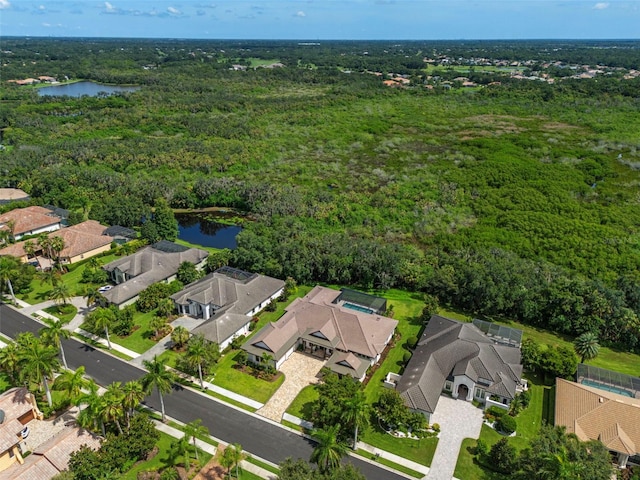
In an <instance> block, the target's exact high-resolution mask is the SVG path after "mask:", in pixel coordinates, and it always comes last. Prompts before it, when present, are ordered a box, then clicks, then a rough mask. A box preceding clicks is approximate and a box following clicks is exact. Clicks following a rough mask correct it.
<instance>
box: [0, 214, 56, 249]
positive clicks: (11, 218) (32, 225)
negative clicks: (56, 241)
mask: <svg viewBox="0 0 640 480" xmlns="http://www.w3.org/2000/svg"><path fill="white" fill-rule="evenodd" d="M61 227H62V223H61V219H60V217H58V216H56V215H54V214H53V213H52V212H51V210H49V209H47V208H44V207H38V206H32V207H26V208H16V209H14V210H11V211H9V212H7V213H3V214H2V215H0V229H3V230H9V231H10V234H11V237H12V238H13V240H16V241H17V240H20V239H21V238H22V237H25V236H28V235H39V234H40V233H45V232H53V231H55V230H58V229H60V228H61Z"/></svg>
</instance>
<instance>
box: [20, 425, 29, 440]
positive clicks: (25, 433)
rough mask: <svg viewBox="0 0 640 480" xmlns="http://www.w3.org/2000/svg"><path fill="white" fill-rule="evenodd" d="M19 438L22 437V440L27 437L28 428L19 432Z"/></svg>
mask: <svg viewBox="0 0 640 480" xmlns="http://www.w3.org/2000/svg"><path fill="white" fill-rule="evenodd" d="M20 436H21V437H22V439H23V440H24V439H25V438H27V437H28V436H29V427H28V426H27V427H24V428H23V429H22V431H21V432H20Z"/></svg>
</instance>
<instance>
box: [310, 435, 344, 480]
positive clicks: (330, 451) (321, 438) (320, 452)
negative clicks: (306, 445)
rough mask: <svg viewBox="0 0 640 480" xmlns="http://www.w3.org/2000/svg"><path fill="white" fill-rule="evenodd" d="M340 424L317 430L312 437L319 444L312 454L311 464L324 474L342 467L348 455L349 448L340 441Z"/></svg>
mask: <svg viewBox="0 0 640 480" xmlns="http://www.w3.org/2000/svg"><path fill="white" fill-rule="evenodd" d="M339 431H340V424H335V425H332V426H331V427H327V428H325V429H316V430H314V431H313V433H312V434H311V436H312V437H313V439H314V440H315V441H316V442H317V445H316V447H315V448H314V449H313V452H312V453H311V462H312V463H315V464H317V465H318V468H319V469H320V470H321V471H322V472H325V473H326V472H329V471H331V470H333V469H334V468H336V467H337V466H338V465H340V460H341V459H342V457H344V456H345V455H346V454H347V446H346V445H345V444H344V443H343V442H341V441H340V440H339V439H338V432H339Z"/></svg>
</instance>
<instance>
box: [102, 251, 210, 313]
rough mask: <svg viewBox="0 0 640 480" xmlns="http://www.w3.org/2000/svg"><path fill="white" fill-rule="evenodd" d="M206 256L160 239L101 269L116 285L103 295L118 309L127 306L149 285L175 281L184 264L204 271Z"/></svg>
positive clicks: (203, 252) (202, 252) (201, 252)
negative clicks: (192, 265)
mask: <svg viewBox="0 0 640 480" xmlns="http://www.w3.org/2000/svg"><path fill="white" fill-rule="evenodd" d="M207 256H208V253H207V252H206V251H204V250H200V249H199V248H189V247H185V246H183V245H178V244H177V243H173V242H168V241H166V240H162V241H160V242H158V243H155V244H153V245H151V246H148V247H145V248H143V249H142V250H139V251H138V252H136V253H134V254H133V255H128V256H126V257H123V258H120V259H118V260H114V261H113V262H111V263H108V264H107V265H105V266H104V267H102V268H104V269H105V270H106V271H107V272H108V273H109V277H110V278H111V281H113V283H115V284H116V286H115V287H113V288H112V289H111V290H109V291H107V292H104V293H103V295H104V297H105V298H106V299H107V300H108V301H109V302H110V303H112V304H114V305H117V306H118V307H119V308H121V307H124V306H126V305H130V304H132V303H133V302H135V301H136V300H137V298H138V295H139V294H140V292H142V291H143V290H145V289H146V288H147V287H149V286H150V285H153V284H154V283H158V282H166V283H169V282H171V281H173V280H175V279H176V274H177V273H178V268H179V267H180V264H182V263H183V262H190V263H193V264H194V265H195V266H196V268H198V269H202V268H204V264H205V261H206V258H207Z"/></svg>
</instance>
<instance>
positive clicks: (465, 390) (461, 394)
mask: <svg viewBox="0 0 640 480" xmlns="http://www.w3.org/2000/svg"><path fill="white" fill-rule="evenodd" d="M468 396H469V387H467V386H466V385H465V384H461V385H458V398H459V399H461V400H466V399H467V397H468Z"/></svg>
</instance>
